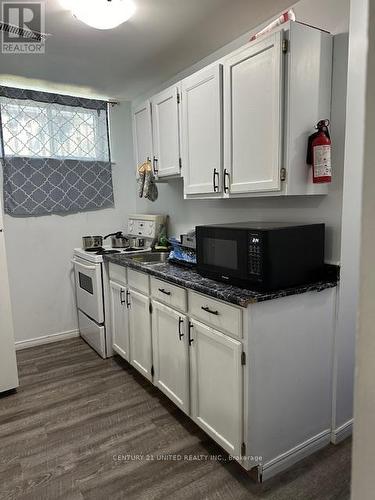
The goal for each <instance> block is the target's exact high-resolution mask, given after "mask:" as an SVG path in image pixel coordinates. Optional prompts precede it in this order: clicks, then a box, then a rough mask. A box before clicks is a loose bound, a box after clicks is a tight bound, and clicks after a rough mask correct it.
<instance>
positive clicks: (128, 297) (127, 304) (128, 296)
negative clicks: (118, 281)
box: [126, 290, 131, 309]
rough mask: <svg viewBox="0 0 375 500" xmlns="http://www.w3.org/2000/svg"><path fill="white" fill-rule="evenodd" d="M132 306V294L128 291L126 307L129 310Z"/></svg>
mask: <svg viewBox="0 0 375 500" xmlns="http://www.w3.org/2000/svg"><path fill="white" fill-rule="evenodd" d="M130 306H131V303H130V292H129V290H126V307H127V308H128V309H129V308H130Z"/></svg>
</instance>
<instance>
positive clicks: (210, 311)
mask: <svg viewBox="0 0 375 500" xmlns="http://www.w3.org/2000/svg"><path fill="white" fill-rule="evenodd" d="M201 309H203V311H206V312H208V313H210V314H214V315H215V316H219V311H213V310H212V309H210V308H209V307H207V306H202V307H201Z"/></svg>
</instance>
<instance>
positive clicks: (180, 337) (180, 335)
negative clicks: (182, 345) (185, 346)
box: [178, 316, 185, 340]
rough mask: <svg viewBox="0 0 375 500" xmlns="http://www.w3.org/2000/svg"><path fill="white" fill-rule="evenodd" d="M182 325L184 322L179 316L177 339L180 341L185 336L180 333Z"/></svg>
mask: <svg viewBox="0 0 375 500" xmlns="http://www.w3.org/2000/svg"><path fill="white" fill-rule="evenodd" d="M183 324H184V320H183V319H182V318H181V316H180V317H179V318H178V338H179V339H180V340H181V339H182V337H183V336H184V335H185V334H184V333H181V325H183Z"/></svg>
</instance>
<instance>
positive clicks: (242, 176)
mask: <svg viewBox="0 0 375 500" xmlns="http://www.w3.org/2000/svg"><path fill="white" fill-rule="evenodd" d="M331 80H332V35H330V34H329V33H326V32H324V31H321V30H319V29H317V28H313V27H311V26H306V25H304V24H300V23H298V22H288V23H285V24H283V25H282V26H280V27H278V28H276V29H275V31H273V32H272V33H270V34H268V35H264V36H262V37H261V38H259V39H258V40H255V41H253V42H249V43H247V44H246V45H244V46H243V47H241V48H239V49H237V50H236V51H234V52H232V53H231V54H229V55H227V56H225V57H224V58H222V59H220V60H218V61H217V62H215V63H212V64H210V65H209V66H207V67H205V68H203V69H202V70H200V71H198V72H197V73H195V74H193V75H191V76H189V77H187V78H185V79H184V80H183V81H182V82H181V83H179V84H178V85H174V86H172V87H169V88H168V89H166V90H164V91H163V92H160V93H159V94H157V95H155V96H153V97H152V98H151V100H150V101H151V113H150V107H148V106H147V103H145V104H143V105H141V106H140V107H139V108H137V109H136V110H135V114H134V128H135V136H136V138H135V148H136V159H137V162H138V163H140V162H142V161H145V159H146V158H147V157H148V156H149V157H151V156H152V158H153V159H154V168H155V173H156V175H157V176H158V177H166V178H167V179H168V177H173V176H176V175H180V174H181V173H182V175H183V178H184V196H185V198H222V197H223V198H229V197H233V198H241V197H259V196H285V195H293V196H294V195H320V194H327V193H328V189H329V185H328V184H314V183H313V182H312V172H311V171H312V169H311V167H310V166H309V165H307V164H306V151H307V142H308V137H309V135H310V134H311V133H312V132H314V127H315V125H316V124H317V122H318V121H319V120H322V119H326V118H328V119H329V118H330V114H331ZM180 91H181V95H180ZM180 97H181V99H180ZM180 101H181V103H180ZM180 111H181V113H180ZM151 129H152V134H151V132H150V131H151ZM138 135H143V138H140V137H138ZM151 137H152V140H151ZM180 141H181V148H180ZM150 144H151V146H150ZM151 149H153V151H152V155H151V153H150V151H151ZM181 167H182V170H181ZM333 169H335V165H333Z"/></svg>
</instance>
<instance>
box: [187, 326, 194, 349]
mask: <svg viewBox="0 0 375 500" xmlns="http://www.w3.org/2000/svg"><path fill="white" fill-rule="evenodd" d="M193 327H194V325H193V323H191V321H189V325H188V332H189V345H191V344H192V343H193V342H194V339H192V338H191V335H190V334H191V329H192V328H193Z"/></svg>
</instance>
